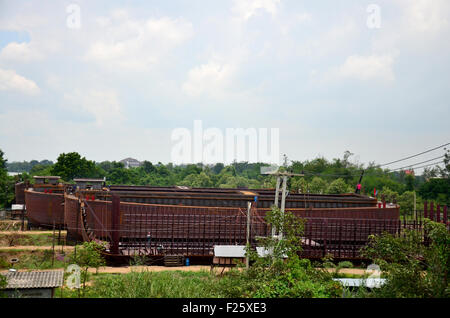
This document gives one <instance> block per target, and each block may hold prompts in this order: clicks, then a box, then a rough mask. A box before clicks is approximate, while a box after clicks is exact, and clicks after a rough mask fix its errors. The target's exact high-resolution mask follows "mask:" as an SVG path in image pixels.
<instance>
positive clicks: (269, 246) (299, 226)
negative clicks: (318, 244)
mask: <svg viewBox="0 0 450 318" xmlns="http://www.w3.org/2000/svg"><path fill="white" fill-rule="evenodd" d="M266 222H267V223H268V224H270V225H271V226H272V227H274V228H275V232H276V233H283V236H282V237H281V236H279V235H278V236H276V237H267V238H260V239H259V244H258V245H260V246H262V247H263V248H264V249H265V251H266V253H265V255H262V256H259V255H258V254H257V253H256V252H255V251H252V250H251V249H250V248H249V247H248V248H247V254H248V255H249V257H250V259H251V261H252V266H250V268H249V269H248V270H246V271H238V270H233V271H230V272H229V273H227V274H226V275H225V276H224V277H223V278H222V279H221V280H220V281H219V282H217V286H218V287H217V288H218V290H219V291H220V297H257V298H260V297H264V298H265V297H277V298H280V297H293V298H297V297H340V296H341V293H342V289H341V287H340V284H339V283H337V282H334V281H332V279H331V278H332V277H331V275H330V274H329V273H327V272H326V271H321V270H317V269H315V268H314V267H312V265H311V263H310V262H309V260H306V259H300V258H299V257H298V254H299V252H300V251H301V235H302V233H303V221H302V220H301V219H299V218H296V217H295V216H294V215H293V214H291V213H286V214H284V215H283V214H282V213H281V212H280V210H279V209H278V208H275V207H273V208H272V210H271V211H270V212H269V213H268V214H267V216H266Z"/></svg>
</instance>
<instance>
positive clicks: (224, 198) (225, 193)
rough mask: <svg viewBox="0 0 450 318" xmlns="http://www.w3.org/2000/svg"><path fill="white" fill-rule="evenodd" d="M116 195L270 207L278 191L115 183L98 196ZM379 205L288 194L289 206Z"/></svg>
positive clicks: (349, 197) (354, 197)
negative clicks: (136, 185)
mask: <svg viewBox="0 0 450 318" xmlns="http://www.w3.org/2000/svg"><path fill="white" fill-rule="evenodd" d="M112 195H119V196H120V198H121V201H122V202H134V203H143V204H162V205H186V206H209V207H240V208H245V207H246V206H247V202H248V201H254V204H256V205H257V206H258V207H259V208H270V207H271V206H272V205H273V203H274V201H275V190H272V189H245V190H244V189H217V188H215V189H214V188H212V189H207V188H195V189H179V188H176V187H173V188H159V187H143V186H142V187H131V186H120V187H119V186H111V187H110V191H105V192H102V193H99V194H98V195H97V196H96V197H97V198H99V199H101V200H106V201H110V200H111V196H112ZM280 197H281V196H280ZM255 200H256V201H255ZM376 204H377V200H376V199H375V198H370V197H367V196H362V195H358V194H340V195H331V194H327V195H321V194H297V193H289V194H288V196H287V197H286V208H346V207H375V206H376Z"/></svg>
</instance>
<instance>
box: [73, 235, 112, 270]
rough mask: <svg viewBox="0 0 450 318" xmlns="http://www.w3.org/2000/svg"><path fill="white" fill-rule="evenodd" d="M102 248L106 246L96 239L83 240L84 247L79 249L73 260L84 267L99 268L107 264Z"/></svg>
mask: <svg viewBox="0 0 450 318" xmlns="http://www.w3.org/2000/svg"><path fill="white" fill-rule="evenodd" d="M102 250H104V246H103V245H101V244H99V243H97V242H95V241H91V242H83V245H82V248H81V249H79V250H78V251H77V254H76V255H75V254H73V255H72V257H71V262H72V263H75V264H77V265H78V266H80V267H82V268H88V267H94V268H99V267H100V266H103V265H104V264H105V260H104V259H103V257H102V254H101V251H102Z"/></svg>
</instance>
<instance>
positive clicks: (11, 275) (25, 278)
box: [0, 270, 64, 289]
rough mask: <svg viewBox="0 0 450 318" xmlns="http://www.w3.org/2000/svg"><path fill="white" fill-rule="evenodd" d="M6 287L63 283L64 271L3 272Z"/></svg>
mask: <svg viewBox="0 0 450 318" xmlns="http://www.w3.org/2000/svg"><path fill="white" fill-rule="evenodd" d="M0 274H1V275H4V276H5V277H6V281H7V283H8V285H7V286H6V289H22V288H53V287H60V286H62V285H63V277H64V271H63V270H57V271H36V272H4V273H0Z"/></svg>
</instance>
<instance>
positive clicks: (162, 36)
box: [85, 10, 193, 71]
mask: <svg viewBox="0 0 450 318" xmlns="http://www.w3.org/2000/svg"><path fill="white" fill-rule="evenodd" d="M96 21H97V25H98V26H99V28H100V33H99V34H98V35H97V37H96V38H99V40H97V41H96V42H95V43H93V44H92V45H91V46H90V47H89V49H88V51H87V54H86V56H85V58H86V59H87V60H89V61H94V62H96V63H99V64H101V65H103V66H106V67H108V68H119V69H121V70H131V71H146V70H148V69H149V68H150V67H151V66H152V65H154V64H157V63H159V62H160V61H161V60H163V59H164V58H165V57H166V56H167V54H168V53H170V51H171V50H172V49H173V48H175V47H177V46H179V45H181V44H182V43H184V42H185V41H186V40H188V39H189V38H190V37H192V35H193V27H192V24H191V23H189V22H186V21H184V20H182V19H171V18H168V17H162V18H150V19H147V20H138V19H133V18H130V17H129V15H128V13H127V11H125V10H115V11H114V12H112V14H111V15H110V16H109V17H100V18H98V19H97V20H96Z"/></svg>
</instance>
